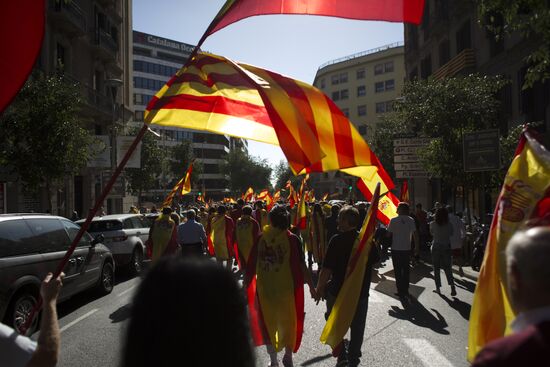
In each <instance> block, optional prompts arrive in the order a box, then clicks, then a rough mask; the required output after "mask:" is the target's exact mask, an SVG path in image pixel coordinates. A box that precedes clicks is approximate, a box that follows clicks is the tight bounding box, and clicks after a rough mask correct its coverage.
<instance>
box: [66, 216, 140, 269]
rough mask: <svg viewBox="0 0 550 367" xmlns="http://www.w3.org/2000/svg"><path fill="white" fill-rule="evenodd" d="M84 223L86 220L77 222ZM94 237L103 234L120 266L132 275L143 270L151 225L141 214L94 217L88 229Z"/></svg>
mask: <svg viewBox="0 0 550 367" xmlns="http://www.w3.org/2000/svg"><path fill="white" fill-rule="evenodd" d="M76 223H77V224H82V223H84V219H81V220H79V221H76ZM88 232H90V234H91V235H92V236H97V235H100V234H102V235H103V236H104V237H105V241H104V244H105V246H107V247H108V248H109V249H110V250H111V252H112V253H113V257H114V259H115V263H116V265H117V267H118V266H124V267H127V268H128V269H129V270H130V272H131V273H132V274H135V275H137V274H139V273H140V272H141V270H142V268H143V255H144V254H145V242H146V241H147V239H148V237H149V225H148V223H147V222H146V220H145V219H144V218H143V215H141V214H112V215H105V216H102V217H94V219H92V222H91V223H90V227H89V228H88Z"/></svg>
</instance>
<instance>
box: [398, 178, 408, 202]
mask: <svg viewBox="0 0 550 367" xmlns="http://www.w3.org/2000/svg"><path fill="white" fill-rule="evenodd" d="M399 195H400V198H399V200H400V201H403V202H405V203H408V202H409V200H410V199H409V182H408V181H407V180H403V183H401V193H400V194H399Z"/></svg>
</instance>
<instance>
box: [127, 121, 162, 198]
mask: <svg viewBox="0 0 550 367" xmlns="http://www.w3.org/2000/svg"><path fill="white" fill-rule="evenodd" d="M138 131H139V130H138V129H136V130H134V131H132V132H131V133H130V135H132V136H135V135H137V133H138ZM166 160H167V155H166V152H165V151H164V149H162V148H161V147H160V146H159V145H158V142H157V137H156V136H155V135H153V134H151V133H149V132H147V133H145V135H144V136H143V139H142V140H141V168H127V169H125V171H124V176H125V177H126V180H127V183H128V187H127V190H128V192H129V193H131V194H133V195H137V196H138V199H139V198H140V196H141V194H142V193H143V192H147V191H149V190H152V189H155V188H157V186H158V182H157V179H158V177H159V176H160V175H161V174H162V173H163V170H164V167H165V166H166Z"/></svg>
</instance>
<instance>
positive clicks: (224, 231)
mask: <svg viewBox="0 0 550 367" xmlns="http://www.w3.org/2000/svg"><path fill="white" fill-rule="evenodd" d="M209 226H210V228H208V229H207V232H208V233H209V240H210V242H211V243H212V247H213V250H214V253H213V254H212V253H211V255H214V254H215V255H216V258H217V259H219V260H229V259H230V258H231V257H232V256H233V233H234V231H235V228H234V223H233V219H231V218H230V217H228V216H227V215H220V214H216V215H215V216H214V217H212V219H211V220H210V223H209ZM209 251H211V249H209Z"/></svg>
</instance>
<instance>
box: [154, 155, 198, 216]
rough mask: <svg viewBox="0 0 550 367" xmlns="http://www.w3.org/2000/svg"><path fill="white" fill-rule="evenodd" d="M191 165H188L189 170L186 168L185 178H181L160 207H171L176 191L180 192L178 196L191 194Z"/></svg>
mask: <svg viewBox="0 0 550 367" xmlns="http://www.w3.org/2000/svg"><path fill="white" fill-rule="evenodd" d="M193 163H194V161H192V162H191V164H190V165H189V168H187V172H186V173H185V176H183V177H182V178H181V179H180V180H179V181H178V183H176V185H175V186H174V188H173V189H172V191H170V193H169V194H168V196H166V199H164V202H163V203H162V206H170V205H172V201H173V200H174V196H175V195H176V193H177V192H178V191H180V190H181V194H180V195H185V194H189V193H190V192H191V173H193Z"/></svg>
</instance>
